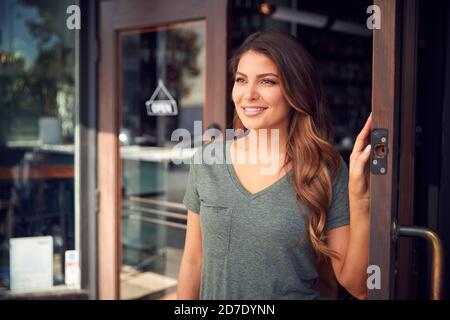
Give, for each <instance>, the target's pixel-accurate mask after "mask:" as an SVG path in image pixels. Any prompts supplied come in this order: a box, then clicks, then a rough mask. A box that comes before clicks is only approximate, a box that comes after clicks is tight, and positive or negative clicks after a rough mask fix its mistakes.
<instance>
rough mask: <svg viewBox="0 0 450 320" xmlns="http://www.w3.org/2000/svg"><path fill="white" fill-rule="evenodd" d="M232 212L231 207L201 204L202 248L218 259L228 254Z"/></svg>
mask: <svg viewBox="0 0 450 320" xmlns="http://www.w3.org/2000/svg"><path fill="white" fill-rule="evenodd" d="M232 212H233V209H232V208H229V207H225V206H216V205H210V204H206V203H204V202H201V204H200V222H201V226H202V246H203V249H204V251H205V252H206V254H208V255H211V256H216V257H223V256H224V255H227V254H228V251H229V247H230V234H231V218H232Z"/></svg>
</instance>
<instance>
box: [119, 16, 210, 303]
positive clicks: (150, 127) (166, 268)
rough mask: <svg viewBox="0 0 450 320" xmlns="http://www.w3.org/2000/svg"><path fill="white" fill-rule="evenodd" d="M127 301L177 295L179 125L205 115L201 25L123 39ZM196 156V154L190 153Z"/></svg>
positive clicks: (182, 181)
mask: <svg viewBox="0 0 450 320" xmlns="http://www.w3.org/2000/svg"><path fill="white" fill-rule="evenodd" d="M120 50H121V55H120V61H121V79H120V81H121V91H120V95H121V97H120V102H121V119H122V122H121V130H120V133H119V140H120V142H121V147H120V154H121V159H122V205H123V210H122V272H121V298H122V299H139V298H141V299H144V298H145V299H154V298H161V297H163V296H164V297H166V298H167V297H170V296H173V293H174V291H175V289H176V285H177V278H178V272H179V263H180V261H181V254H182V250H183V247H184V238H185V229H186V209H185V208H184V206H183V205H182V204H181V201H182V197H183V195H184V191H185V185H186V181H187V175H188V165H174V163H173V162H171V161H170V154H171V153H170V151H171V149H172V147H173V146H174V145H176V144H178V143H179V142H178V141H171V135H172V132H173V131H174V130H175V129H178V128H185V129H187V130H189V132H190V133H191V135H192V139H191V142H192V143H191V144H190V145H189V144H187V145H186V146H185V148H186V149H187V150H191V151H192V150H193V149H192V148H191V147H192V146H193V144H194V142H195V141H199V140H201V136H197V137H194V121H201V120H202V108H203V104H204V95H205V92H204V81H205V35H204V23H203V22H194V23H184V24H178V25H174V26H171V27H168V28H156V29H151V30H142V31H140V32H134V33H133V32H131V33H130V32H129V33H125V34H122V35H121V37H120ZM187 154H188V155H189V154H192V152H191V153H187Z"/></svg>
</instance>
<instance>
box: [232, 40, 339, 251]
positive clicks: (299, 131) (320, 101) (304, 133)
mask: <svg viewBox="0 0 450 320" xmlns="http://www.w3.org/2000/svg"><path fill="white" fill-rule="evenodd" d="M247 51H254V52H257V53H261V54H264V55H266V56H267V57H268V58H270V59H271V60H272V61H273V62H274V63H275V65H276V66H277V68H278V72H279V77H280V82H281V90H282V93H283V95H284V97H285V99H286V101H287V102H288V104H289V105H290V106H291V107H292V108H293V109H292V110H291V112H290V113H289V114H290V115H289V124H288V141H287V148H286V157H285V164H284V165H285V166H286V165H287V164H289V163H292V173H293V180H292V184H293V188H294V190H295V192H296V194H297V203H298V205H299V208H301V209H305V205H306V208H307V209H308V211H309V212H308V214H307V215H306V216H307V224H308V228H307V230H308V234H309V238H310V240H311V244H312V246H313V248H314V250H315V251H316V253H317V254H318V256H319V257H324V256H327V257H336V258H339V257H338V254H337V253H336V252H335V251H333V250H331V249H330V248H328V247H327V245H326V239H325V223H326V220H327V212H328V210H329V208H330V206H331V202H332V195H333V190H332V183H333V179H334V178H335V177H336V175H337V173H338V171H339V170H340V165H341V162H340V154H339V152H338V151H337V150H336V149H335V147H334V133H333V130H332V128H331V123H330V119H329V114H328V108H327V106H326V103H325V96H324V92H323V89H322V84H321V81H320V77H319V72H318V69H317V66H316V64H315V62H314V60H313V58H312V57H311V55H310V54H309V53H308V51H307V50H306V49H305V48H304V47H303V45H302V44H301V43H300V42H299V41H298V40H297V38H295V37H293V36H291V35H289V34H285V33H279V32H256V33H253V34H251V35H250V36H249V37H247V39H246V40H245V41H244V42H243V43H242V45H241V46H240V47H239V48H238V50H237V51H236V52H235V53H234V54H233V57H232V58H231V60H230V71H231V73H232V75H233V78H234V77H235V74H236V71H237V66H238V63H239V60H240V58H241V56H242V55H243V54H244V53H246V52H247ZM233 126H234V129H235V130H236V129H244V130H245V129H246V128H245V127H244V125H243V123H242V121H241V120H240V119H239V117H238V116H237V114H236V112H235V114H234V120H233Z"/></svg>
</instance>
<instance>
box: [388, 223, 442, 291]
mask: <svg viewBox="0 0 450 320" xmlns="http://www.w3.org/2000/svg"><path fill="white" fill-rule="evenodd" d="M394 232H395V235H396V237H399V236H400V237H414V238H423V239H425V240H427V241H428V242H429V243H430V244H431V247H432V254H431V256H432V258H431V259H432V261H431V299H432V300H441V299H442V281H443V276H444V274H443V270H444V269H443V266H444V250H443V247H442V242H441V239H440V238H439V236H438V235H437V234H436V233H435V232H434V231H433V230H431V229H429V228H425V227H416V226H398V227H396V226H395V225H394Z"/></svg>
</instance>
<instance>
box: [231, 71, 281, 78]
mask: <svg viewBox="0 0 450 320" xmlns="http://www.w3.org/2000/svg"><path fill="white" fill-rule="evenodd" d="M236 74H240V75H241V76H243V77H247V75H246V74H245V73H242V72H239V71H238V72H236ZM266 76H274V77H277V78H278V75H277V74H275V73H271V72H269V73H262V74H258V75H257V76H256V77H257V78H263V77H266Z"/></svg>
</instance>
